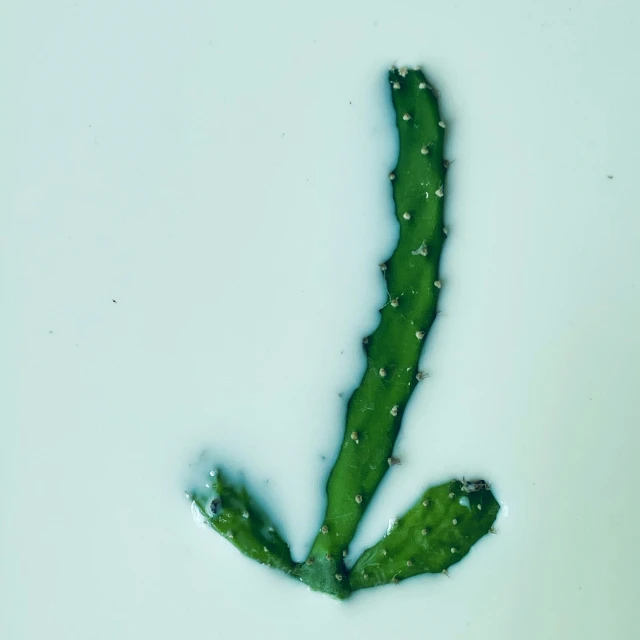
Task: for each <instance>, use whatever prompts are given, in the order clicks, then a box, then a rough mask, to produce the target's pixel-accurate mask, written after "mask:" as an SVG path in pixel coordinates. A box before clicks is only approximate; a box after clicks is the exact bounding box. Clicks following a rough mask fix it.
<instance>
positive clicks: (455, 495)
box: [187, 68, 499, 598]
mask: <svg viewBox="0 0 640 640" xmlns="http://www.w3.org/2000/svg"><path fill="white" fill-rule="evenodd" d="M389 82H390V87H391V95H392V100H393V106H394V108H395V112H396V125H397V128H398V133H399V138H400V146H399V155H398V162H397V165H396V167H395V168H394V169H393V171H392V173H391V174H390V175H389V178H390V179H391V184H392V187H393V198H394V201H395V210H396V215H397V218H398V223H399V225H400V237H399V241H398V245H397V247H396V249H395V250H394V252H393V254H392V255H391V256H390V258H389V259H388V260H387V261H386V262H385V263H384V264H382V265H380V268H381V272H382V275H383V277H384V280H385V284H386V287H387V291H388V294H389V302H388V304H385V306H384V307H383V308H382V309H381V310H380V316H381V317H380V324H379V325H378V327H377V329H376V330H375V331H374V332H373V333H372V334H371V335H370V336H368V337H366V338H364V340H363V347H364V351H365V354H366V358H367V367H366V371H365V373H364V375H363V378H362V380H361V383H360V385H359V387H358V388H357V389H356V390H355V391H354V393H353V395H352V396H351V398H350V399H349V402H348V406H347V416H346V426H345V432H344V438H343V441H342V446H341V448H340V452H339V455H338V457H337V460H336V462H335V465H334V467H333V469H332V471H331V474H330V476H329V479H328V482H327V508H326V513H325V517H324V519H323V523H322V526H321V528H320V531H319V532H318V535H317V537H316V539H315V541H314V543H313V545H312V548H311V551H310V552H309V555H308V557H307V559H306V560H305V561H304V562H302V563H297V562H294V561H293V560H292V558H291V554H290V552H289V547H288V545H287V543H286V542H285V541H284V540H283V538H282V537H281V536H280V534H279V533H278V532H277V530H276V527H275V525H274V524H273V523H271V522H270V521H269V518H268V516H267V515H266V514H265V513H264V511H263V510H262V509H261V508H260V506H259V505H258V504H256V503H255V501H254V500H253V499H252V498H251V496H250V495H249V494H248V492H247V490H246V488H244V487H234V486H233V485H232V484H230V483H229V482H228V481H227V479H226V478H225V477H224V476H223V474H222V473H221V472H220V471H212V472H211V478H210V482H208V483H207V485H208V486H207V487H205V488H204V489H203V488H202V487H201V486H199V487H197V488H195V489H193V490H192V491H190V492H189V493H188V494H187V495H188V497H189V498H190V499H191V500H192V503H193V505H194V508H195V509H196V510H197V512H198V513H199V514H200V516H201V518H202V519H203V520H204V522H206V523H207V524H208V525H210V526H211V527H212V528H213V529H215V530H216V531H218V532H219V533H221V534H222V535H224V536H226V537H227V538H228V539H229V540H230V542H231V543H232V544H234V545H235V546H236V547H237V548H238V549H239V550H240V551H241V552H242V553H244V554H246V555H248V556H249V557H251V558H253V559H255V560H257V561H258V562H261V563H263V564H266V565H269V566H272V567H276V568H278V569H281V570H282V571H284V572H286V573H288V574H290V575H292V576H294V577H296V578H298V579H299V580H301V581H302V582H304V583H305V584H307V585H308V586H310V587H311V588H312V589H314V590H317V591H322V592H325V593H327V594H330V595H332V596H335V597H337V598H346V597H348V596H349V595H350V594H351V593H352V592H353V591H356V590H358V589H363V588H366V587H372V586H376V585H380V584H388V583H395V582H398V581H400V580H403V579H406V578H409V577H411V576H415V575H418V574H421V573H441V572H446V571H447V569H448V568H449V567H450V566H451V565H452V564H454V563H456V562H459V561H460V560H461V559H462V558H463V557H464V556H465V555H466V554H467V553H468V552H469V550H470V549H471V547H472V546H473V545H474V544H475V543H476V542H477V541H478V540H479V539H480V538H482V537H483V536H484V535H485V534H486V533H488V532H489V531H491V530H492V525H493V523H494V521H495V519H496V516H497V514H498V510H499V506H498V503H497V501H496V499H495V497H494V496H493V493H492V492H491V489H490V487H489V486H488V484H487V483H485V482H484V481H482V480H477V481H474V482H466V481H465V480H462V481H459V480H452V481H451V482H447V483H445V484H442V485H439V486H435V487H431V488H429V489H428V490H427V491H426V492H425V493H424V495H422V496H421V497H420V499H419V500H418V501H417V502H416V504H415V505H414V506H413V507H412V508H411V509H409V511H408V512H407V513H406V514H405V515H404V516H403V517H402V518H399V519H398V520H397V521H396V522H395V523H394V526H393V527H392V528H391V530H390V531H389V532H388V534H387V535H386V536H385V537H384V538H383V539H382V540H381V541H380V542H378V544H376V545H374V546H373V547H371V548H370V549H368V550H366V551H365V552H364V553H363V554H362V555H361V556H360V558H359V559H358V560H357V561H356V562H355V564H354V566H353V567H352V568H351V570H348V569H347V566H346V565H345V561H344V558H345V557H346V554H347V549H348V545H349V543H350V542H351V540H352V539H353V537H354V535H355V533H356V529H357V527H358V524H359V522H360V520H361V518H362V516H363V514H364V511H365V509H366V508H367V505H368V504H369V503H370V501H371V499H372V498H373V495H374V493H375V491H376V489H377V488H378V485H379V484H380V482H381V480H382V478H383V477H384V476H385V474H386V473H387V472H388V471H389V469H390V467H393V466H394V465H395V464H396V463H397V462H398V461H397V459H396V458H395V457H394V455H393V447H394V444H395V441H396V438H397V436H398V432H399V429H400V424H401V421H402V416H403V413H404V411H405V408H406V406H407V403H408V401H409V398H410V397H411V394H412V392H413V390H414V389H415V387H416V385H418V384H420V383H421V381H422V380H424V379H425V378H426V374H424V373H423V372H422V371H420V369H419V367H418V364H419V359H420V355H421V353H422V350H423V346H424V343H425V339H426V338H427V335H428V333H429V330H430V328H431V326H432V325H433V322H434V320H435V318H436V312H437V302H438V296H439V293H440V290H441V288H442V282H441V279H440V275H439V263H440V254H441V252H442V247H443V244H444V241H445V239H446V235H447V230H446V227H445V226H444V218H443V204H444V183H445V174H446V171H447V167H448V162H447V161H446V160H445V158H444V156H443V144H444V136H445V123H444V122H443V121H442V120H441V117H440V112H439V109H438V97H437V93H436V91H435V90H434V89H433V88H432V87H431V86H430V85H429V83H428V82H427V80H426V78H425V76H424V74H423V73H422V71H420V70H418V69H415V70H407V69H404V68H403V69H395V68H393V69H391V71H390V72H389Z"/></svg>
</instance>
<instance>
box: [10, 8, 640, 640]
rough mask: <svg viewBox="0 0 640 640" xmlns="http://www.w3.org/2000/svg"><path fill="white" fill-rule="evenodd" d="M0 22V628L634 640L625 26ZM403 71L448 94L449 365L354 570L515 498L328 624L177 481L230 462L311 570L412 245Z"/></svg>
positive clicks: (631, 114)
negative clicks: (433, 525) (466, 492)
mask: <svg viewBox="0 0 640 640" xmlns="http://www.w3.org/2000/svg"><path fill="white" fill-rule="evenodd" d="M3 14H4V17H3V20H2V27H0V29H1V34H0V35H1V36H2V37H0V43H1V45H0V46H1V51H0V59H1V60H2V61H3V62H2V70H3V83H2V84H3V88H4V97H3V100H2V106H1V107H0V111H1V113H2V120H1V122H2V126H1V127H0V131H1V132H2V138H1V139H0V148H1V149H2V153H0V162H1V163H2V164H1V167H0V169H1V171H2V175H3V177H4V181H3V185H4V188H3V189H1V190H0V211H2V214H3V215H2V225H3V226H2V247H1V248H0V255H1V260H2V264H1V266H0V269H1V273H0V277H1V287H2V299H3V313H2V321H1V326H2V329H3V330H2V354H3V360H4V363H5V366H4V367H3V369H2V373H3V377H2V390H3V393H2V422H1V423H0V424H1V425H2V429H1V431H0V434H1V442H0V476H1V481H2V487H3V488H4V491H3V508H2V523H1V527H0V637H2V638H6V639H8V640H9V639H10V640H35V639H41V638H47V639H52V640H54V639H55V640H57V639H58V638H59V639H65V640H66V639H76V638H77V639H79V640H80V639H82V640H84V639H86V638H91V639H92V640H94V639H95V640H103V639H105V640H106V639H109V640H111V639H113V638H118V639H121V640H125V639H128V638H131V639H133V638H141V637H145V638H146V637H148V638H155V639H157V640H161V639H165V638H166V639H173V638H178V637H179V638H184V637H189V636H194V635H197V636H198V637H202V636H206V637H208V638H230V637H233V638H250V637H251V638H254V637H260V638H270V637H278V638H279V639H288V638H291V639H293V638H309V639H318V640H320V639H323V640H327V639H329V638H335V639H336V640H337V639H342V638H344V639H351V638H356V637H357V638H360V637H362V638H369V639H370V640H382V639H383V638H385V639H386V638H391V637H393V638H431V637H434V638H435V637H437V638H439V639H440V640H452V639H454V638H455V639H457V638H473V639H474V640H484V639H488V638H498V639H505V640H506V639H511V638H520V639H522V640H539V639H541V638H580V639H581V640H590V639H594V640H595V639H602V638H615V639H616V640H632V639H633V638H635V637H636V636H637V632H636V631H635V629H636V626H637V623H636V615H635V613H636V611H635V609H636V603H637V600H638V595H639V593H638V587H637V575H638V568H639V567H638V564H639V558H640V555H639V554H638V552H637V549H636V542H637V540H636V539H637V531H638V526H639V525H640V519H639V517H638V510H637V509H636V508H635V502H636V495H635V494H636V482H635V466H636V463H637V455H638V450H639V448H640V437H639V436H638V424H639V421H638V418H639V413H640V410H639V407H640V402H639V400H638V393H637V388H638V383H637V381H638V376H639V374H640V365H639V364H638V363H639V362H640V338H639V337H638V331H637V327H638V326H640V303H639V301H638V276H637V274H638V269H639V267H640V264H639V260H638V246H639V244H640V222H639V217H638V216H639V214H638V212H639V211H640V195H639V192H638V189H637V176H638V169H639V168H640V166H639V164H640V162H639V160H640V158H639V152H638V140H639V135H640V120H639V118H638V115H637V105H638V98H639V97H640V96H639V95H638V88H637V80H636V77H637V70H638V45H637V29H638V20H639V18H640V9H638V5H637V3H635V2H631V1H630V0H629V1H623V0H620V1H617V2H616V1H610V0H607V1H605V0H601V1H598V2H596V1H592V2H586V1H585V2H578V1H573V2H568V1H565V0H543V1H540V2H535V3H530V2H526V3H525V2H509V1H507V0H504V1H498V0H486V1H485V2H477V1H471V0H469V1H467V0H459V1H457V2H446V1H444V0H443V1H440V2H433V1H430V0H420V1H411V0H397V1H396V2H389V1H385V2H379V1H377V0H373V1H371V0H369V1H367V2H365V1H364V0H354V1H352V2H344V1H335V0H329V1H327V2H321V3H302V2H284V1H282V0H278V1H272V2H257V1H252V2H244V3H241V2H213V1H210V2H204V1H202V0H192V1H190V2H167V1H165V2H137V3H135V2H134V3H131V2H122V1H120V0H110V1H109V2H106V1H103V0H94V1H92V2H88V1H85V2H83V1H77V2H59V1H48V2H43V1H35V0H32V1H28V0H25V1H23V2H14V3H11V6H10V7H7V8H5V10H4V11H3ZM394 62H397V63H398V64H421V65H422V66H423V67H424V69H425V71H426V72H427V73H428V75H429V77H430V78H431V80H432V82H433V83H434V84H435V85H436V86H437V87H438V88H439V89H440V90H441V93H442V110H443V114H444V118H445V119H446V121H447V123H448V129H447V131H448V132H449V138H448V145H449V147H448V148H449V155H450V157H451V159H453V160H455V162H454V164H453V165H452V167H451V171H450V173H449V177H448V183H447V207H448V208H447V217H448V225H449V227H450V230H451V233H450V241H449V242H448V244H447V249H446V252H445V255H444V262H443V270H444V277H443V281H444V290H443V298H442V310H443V313H442V316H441V318H440V320H439V321H438V323H437V326H436V327H435V329H434V331H433V334H432V336H431V339H430V343H429V348H428V353H427V357H426V359H425V366H426V367H428V369H429V370H430V371H431V373H432V377H431V378H430V379H429V382H428V384H427V385H425V386H424V387H423V388H422V389H421V390H420V391H419V392H418V393H417V394H416V396H415V399H414V400H413V402H412V405H411V407H410V410H409V411H408V415H407V419H406V421H405V426H404V430H403V434H402V437H401V440H400V442H399V443H398V452H399V455H401V456H402V458H403V460H404V464H403V465H402V466H401V467H399V468H397V469H394V472H393V477H392V478H391V479H390V480H389V482H387V483H385V486H384V490H383V494H382V495H381V496H380V500H379V501H378V502H377V503H376V504H375V505H374V510H373V512H372V513H371V517H370V518H369V519H368V520H367V521H366V523H365V526H364V527H363V531H362V536H361V538H360V540H359V542H356V543H355V546H354V552H355V551H357V549H358V548H360V549H361V548H362V547H363V546H364V545H367V544H370V543H371V542H373V541H375V540H376V539H377V538H378V537H379V536H380V535H381V533H382V532H384V530H385V529H386V523H387V520H388V518H390V517H393V516H394V515H396V514H397V513H399V512H401V511H402V510H403V509H404V508H405V506H406V505H407V504H409V503H410V502H411V501H412V500H413V498H414V497H415V495H416V494H417V492H418V491H419V490H420V489H421V488H422V487H423V486H424V485H425V484H426V483H429V482H436V481H440V480H442V479H444V478H449V477H451V476H452V475H456V474H459V475H462V474H467V475H474V474H476V473H481V474H483V475H487V476H488V477H490V478H491V479H492V480H493V481H494V483H495V487H496V491H497V492H498V494H499V497H500V499H501V500H502V501H503V505H504V508H503V510H502V515H501V517H500V519H499V521H498V528H499V535H498V536H495V537H492V538H491V539H487V540H485V541H483V542H482V543H481V544H480V545H478V547H477V549H475V550H474V552H473V553H472V554H471V555H470V556H469V558H468V559H466V560H465V561H464V562H463V563H462V564H461V565H459V566H458V567H456V568H454V569H453V570H452V572H451V573H452V577H451V580H447V579H446V578H443V577H437V578H433V577H427V578H424V579H416V580H412V581H408V582H406V583H404V584H402V585H400V586H398V587H393V588H385V589H380V590H377V591H375V592H371V593H365V594H361V595H360V596H358V597H357V598H355V599H354V600H353V601H350V602H349V603H348V604H340V605H338V604H335V603H333V602H331V601H329V600H328V599H325V598H323V597H321V596H318V595H316V594H310V593H308V592H307V591H306V590H305V589H304V588H302V587H301V586H299V585H297V584H295V583H293V582H288V581H286V580H284V579H281V578H280V577H279V576H277V575H275V574H273V573H271V572H269V571H267V570H264V569H262V568H260V567H257V566H255V565H254V564H253V563H250V562H248V561H246V560H245V559H244V558H242V557H241V556H240V555H239V554H237V553H235V552H234V551H233V549H232V548H231V547H230V546H229V545H227V544H226V543H225V542H224V541H222V540H219V539H218V538H216V537H215V536H214V535H213V534H211V532H208V531H203V530H201V529H198V528H197V527H196V526H195V525H194V524H193V522H192V521H191V518H190V514H189V509H188V504H187V503H186V502H185V501H184V498H183V497H182V493H181V492H182V489H183V487H184V486H185V483H186V482H187V480H188V477H189V463H191V462H193V461H194V460H195V459H196V458H197V456H198V454H199V452H200V450H201V449H202V448H203V447H209V448H210V450H211V452H212V454H215V455H216V456H217V457H218V458H220V459H224V460H227V461H229V462H230V463H231V464H232V465H234V466H237V467H238V468H243V469H245V471H246V472H247V476H248V478H249V480H250V481H251V482H252V484H253V485H254V486H255V488H256V490H257V491H259V492H260V493H261V494H262V495H263V496H265V497H266V498H267V499H269V500H270V501H271V502H272V504H273V509H274V511H275V513H276V515H277V517H278V518H279V520H280V521H281V522H282V525H283V528H284V530H285V532H286V534H287V535H288V537H289V538H290V539H291V541H292V546H293V549H294V552H295V553H296V554H297V555H301V554H303V553H304V550H305V548H306V545H307V544H308V543H309V542H310V540H311V538H312V537H313V534H314V531H315V530H316V527H317V526H318V521H319V518H320V515H321V509H322V504H321V501H320V492H319V488H320V483H321V481H322V479H323V477H324V476H323V474H324V473H326V471H327V468H328V467H327V465H328V461H329V460H330V458H331V456H332V454H333V452H334V448H335V446H336V443H337V440H338V436H339V433H340V430H341V426H342V425H341V418H342V415H343V414H342V412H343V407H344V402H345V399H344V398H342V397H340V396H339V394H340V393H343V392H344V393H346V394H348V392H349V390H350V389H351V387H352V385H353V384H355V382H356V381H357V379H358V376H359V375H360V372H361V367H362V366H363V362H362V359H361V353H360V347H359V339H360V336H361V335H363V334H364V333H365V332H367V331H369V330H370V328H371V327H372V325H373V324H374V323H375V322H376V309H377V308H378V306H379V305H380V304H382V302H383V300H384V291H383V288H382V283H381V280H380V274H379V271H378V269H377V264H378V263H379V262H380V261H381V260H382V259H384V258H385V257H386V256H387V255H388V253H389V251H390V250H391V248H392V246H393V244H394V233H395V226H394V224H393V222H392V217H391V208H390V207H391V203H390V191H389V185H388V182H387V180H386V175H387V172H388V170H389V168H390V167H391V166H392V165H393V162H394V154H395V146H394V145H395V137H394V131H393V121H392V118H391V110H390V106H389V102H388V100H389V96H388V86H387V84H386V80H385V74H386V69H387V67H388V66H389V65H390V64H392V63H394ZM608 175H613V178H612V179H610V178H608V177H607V176H608ZM113 300H115V301H116V302H113ZM323 455H324V456H326V457H327V458H328V460H323V459H322V457H321V456H323ZM267 479H268V481H269V482H268V483H267V482H265V481H266V480H267ZM507 514H508V515H507Z"/></svg>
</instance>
